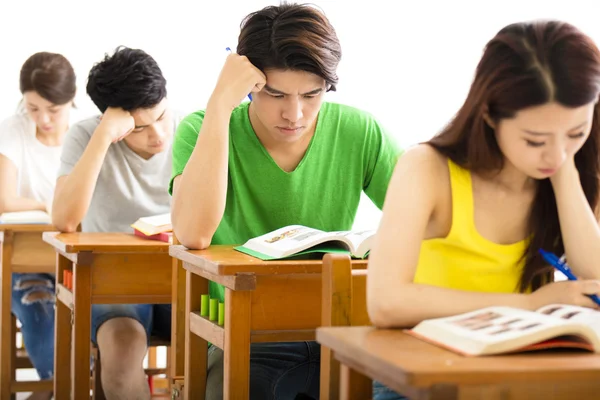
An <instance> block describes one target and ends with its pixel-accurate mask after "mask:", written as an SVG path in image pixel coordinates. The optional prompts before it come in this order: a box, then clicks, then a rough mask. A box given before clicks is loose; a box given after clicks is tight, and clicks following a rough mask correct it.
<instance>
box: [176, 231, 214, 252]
mask: <svg viewBox="0 0 600 400" xmlns="http://www.w3.org/2000/svg"><path fill="white" fill-rule="evenodd" d="M175 236H176V237H177V240H178V241H179V243H181V244H182V245H183V246H185V247H187V248H188V249H190V250H204V249H206V248H207V247H208V246H210V242H211V241H212V237H206V236H201V235H190V234H185V233H179V232H177V231H175Z"/></svg>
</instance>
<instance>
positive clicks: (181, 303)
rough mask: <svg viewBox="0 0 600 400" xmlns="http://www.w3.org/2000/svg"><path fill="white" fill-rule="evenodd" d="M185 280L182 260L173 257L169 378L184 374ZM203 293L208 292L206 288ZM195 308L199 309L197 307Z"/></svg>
mask: <svg viewBox="0 0 600 400" xmlns="http://www.w3.org/2000/svg"><path fill="white" fill-rule="evenodd" d="M186 280H187V278H186V271H185V269H184V268H183V262H181V261H180V260H178V259H176V258H173V275H172V282H173V289H172V296H173V297H172V301H171V303H172V308H171V309H172V312H171V361H170V363H171V370H170V377H171V378H174V377H176V376H183V375H184V368H185V332H186V326H185V321H186V315H187V314H186V310H185V299H186V297H185V293H186V292H185V291H186ZM207 285H208V284H207ZM204 293H208V289H207V290H206V291H205V292H204ZM196 310H199V308H197V309H196Z"/></svg>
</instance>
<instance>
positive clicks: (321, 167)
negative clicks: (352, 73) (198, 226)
mask: <svg viewBox="0 0 600 400" xmlns="http://www.w3.org/2000/svg"><path fill="white" fill-rule="evenodd" d="M249 104H250V103H242V104H241V105H240V106H238V107H237V108H236V109H235V110H233V112H232V114H231V119H230V121H229V175H228V182H227V200H226V205H225V212H224V214H223V219H222V220H221V223H220V225H219V227H218V228H217V231H216V232H215V234H214V236H213V239H212V242H211V243H212V244H243V243H245V242H246V241H247V240H248V239H251V238H253V237H256V236H260V235H263V234H265V233H268V232H270V231H273V230H275V229H278V228H281V227H283V226H286V225H292V224H300V225H305V226H309V227H312V228H316V229H321V230H324V231H340V230H349V229H351V228H352V224H353V222H354V217H355V216H356V212H357V209H358V204H359V201H360V196H361V193H362V191H363V190H364V191H365V193H366V194H367V196H369V198H370V199H371V200H372V201H373V202H374V203H375V205H376V206H377V207H379V208H380V209H381V208H382V206H383V201H384V199H385V194H386V190H387V187H388V183H389V181H390V178H391V176H392V172H393V170H394V167H395V164H396V160H397V158H398V156H399V155H400V154H401V150H400V149H399V147H397V146H396V144H395V143H394V141H393V140H391V138H390V137H389V136H388V135H387V134H386V133H385V132H384V130H383V128H382V127H381V126H380V125H379V124H378V123H377V121H376V120H375V119H374V118H373V117H372V116H371V115H370V114H368V113H366V112H363V111H360V110H357V109H355V108H352V107H349V106H344V105H340V104H335V103H327V102H324V103H323V104H322V106H321V109H320V111H319V116H318V119H317V126H316V129H315V133H314V136H313V137H312V139H311V142H310V144H309V146H308V149H307V151H306V154H305V155H304V158H303V159H302V160H301V161H300V163H299V164H298V166H297V167H296V169H295V170H294V171H293V172H285V171H284V170H282V169H281V168H280V167H279V166H278V165H277V164H276V163H275V161H274V160H273V159H272V158H271V156H270V155H269V153H268V152H267V150H266V149H265V148H264V146H263V145H262V144H261V142H260V141H259V139H258V137H257V136H256V134H255V133H254V130H253V128H252V125H251V124H250V118H249V116H248V107H249ZM203 118H204V111H197V112H195V113H193V114H190V115H188V116H187V117H186V118H184V119H183V121H182V122H181V123H180V124H179V126H178V128H177V132H176V134H175V138H174V143H173V178H172V179H171V184H170V187H169V191H170V192H171V193H172V188H173V179H174V178H175V177H176V176H178V175H180V174H181V173H183V170H184V168H185V165H186V163H187V162H188V160H189V158H190V156H191V154H192V151H193V149H194V146H195V145H196V140H197V139H198V133H199V132H200V127H201V126H202V121H203ZM190 201H192V200H191V199H190ZM224 293H225V292H224V288H223V287H222V286H221V285H217V284H213V283H211V285H210V296H211V297H212V298H219V299H220V301H223V298H224Z"/></svg>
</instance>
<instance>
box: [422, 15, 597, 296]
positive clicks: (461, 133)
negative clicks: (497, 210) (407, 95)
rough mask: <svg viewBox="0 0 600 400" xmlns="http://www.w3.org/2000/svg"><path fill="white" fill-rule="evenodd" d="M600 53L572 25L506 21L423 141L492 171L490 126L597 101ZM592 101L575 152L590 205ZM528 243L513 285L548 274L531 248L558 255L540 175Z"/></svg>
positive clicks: (551, 200) (555, 226) (593, 196)
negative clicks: (547, 107)
mask: <svg viewBox="0 0 600 400" xmlns="http://www.w3.org/2000/svg"><path fill="white" fill-rule="evenodd" d="M599 93H600V52H599V51H598V48H597V47H596V45H595V44H594V42H593V41H592V40H591V39H590V38H589V37H588V36H586V35H585V34H583V33H582V32H580V31H579V30H578V29H577V28H575V27H574V26H572V25H569V24H567V23H564V22H559V21H535V22H527V23H517V24H511V25H508V26H506V27H505V28H503V29H502V30H501V31H500V32H498V33H497V34H496V36H495V37H494V38H493V39H492V40H491V41H490V42H488V44H487V45H486V47H485V50H484V53H483V56H482V58H481V61H480V62H479V65H478V66H477V69H476V72H475V78H474V80H473V83H472V85H471V89H470V91H469V94H468V95H467V99H466V100H465V102H464V104H463V105H462V107H461V108H460V110H459V111H458V113H457V114H456V115H455V117H454V118H453V120H452V121H451V122H450V123H449V124H448V125H447V126H446V127H445V128H444V129H443V130H442V131H441V132H440V133H439V134H438V135H436V136H435V137H434V138H433V139H431V140H430V141H429V142H428V143H429V144H430V145H431V146H433V147H434V148H436V149H437V150H438V151H440V152H441V153H442V154H444V155H445V156H447V157H448V158H450V159H451V160H452V161H454V162H455V163H457V164H459V165H461V166H462V167H464V168H467V169H469V170H471V171H473V172H493V171H498V170H500V169H501V168H502V167H503V166H504V156H503V154H502V152H501V150H500V148H499V146H498V143H497V142H496V137H495V134H494V130H493V129H492V128H491V127H490V126H489V125H488V124H487V123H486V121H485V120H484V116H485V115H486V114H487V115H488V116H489V118H490V119H491V120H492V121H493V122H494V123H495V124H497V122H498V121H499V120H501V119H505V118H512V117H514V116H515V114H516V112H518V111H519V110H522V109H524V108H527V107H532V106H537V105H543V104H545V103H548V102H557V103H559V104H561V105H563V106H565V107H579V106H583V105H586V104H589V103H591V102H593V101H596V100H598V95H599ZM599 107H600V105H599V104H596V106H595V110H594V118H593V122H592V128H591V133H590V136H589V138H588V139H587V140H586V142H585V143H584V145H583V147H582V148H581V150H580V151H579V152H578V153H577V154H576V155H575V164H576V166H577V169H578V171H579V175H580V179H581V185H582V187H583V191H584V193H585V196H586V198H587V200H588V202H589V204H590V206H591V207H592V210H595V209H596V206H597V204H598V190H599V187H600V185H599V176H600V151H599V144H600V140H599V136H600V126H599V125H598V123H599V121H598V117H599V110H600V108H599ZM528 231H529V232H528V233H529V238H530V240H529V242H528V247H527V250H526V251H525V253H524V254H523V257H524V259H525V267H524V269H523V272H522V275H521V280H520V283H519V290H520V291H521V292H523V291H526V290H528V289H532V290H535V289H537V288H539V287H540V286H541V285H543V284H544V283H547V282H550V281H552V279H553V278H552V273H551V270H550V269H549V268H548V267H546V266H545V264H544V262H543V260H542V259H541V257H540V256H539V255H538V253H537V251H538V249H540V248H544V249H546V250H551V251H554V252H555V253H557V254H563V252H564V246H563V241H562V236H561V231H560V225H559V221H558V211H557V206H556V199H555V197H554V190H553V189H552V185H551V183H550V180H549V179H544V180H541V181H540V182H539V184H538V188H537V193H536V194H535V198H534V202H533V204H532V207H531V211H530V214H529V221H528Z"/></svg>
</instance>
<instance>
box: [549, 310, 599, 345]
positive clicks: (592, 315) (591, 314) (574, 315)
mask: <svg viewBox="0 0 600 400" xmlns="http://www.w3.org/2000/svg"><path fill="white" fill-rule="evenodd" d="M537 312H539V313H542V314H545V315H550V316H552V317H555V318H557V319H561V320H563V321H569V322H578V323H581V324H582V325H587V326H589V327H590V328H592V329H593V330H594V332H595V333H596V335H597V336H598V337H599V338H600V312H598V311H596V310H593V309H591V308H587V307H578V306H569V305H566V304H550V305H547V306H544V307H542V308H540V309H538V310H537Z"/></svg>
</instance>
